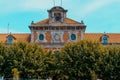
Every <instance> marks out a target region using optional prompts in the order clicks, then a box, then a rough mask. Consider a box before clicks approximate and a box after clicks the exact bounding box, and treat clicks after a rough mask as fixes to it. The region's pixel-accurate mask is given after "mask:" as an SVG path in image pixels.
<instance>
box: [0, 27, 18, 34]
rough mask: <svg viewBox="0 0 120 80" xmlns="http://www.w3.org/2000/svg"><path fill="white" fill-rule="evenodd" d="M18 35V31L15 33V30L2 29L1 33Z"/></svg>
mask: <svg viewBox="0 0 120 80" xmlns="http://www.w3.org/2000/svg"><path fill="white" fill-rule="evenodd" d="M10 32H11V33H18V31H15V30H13V29H9V30H8V29H7V28H3V27H1V28H0V33H10Z"/></svg>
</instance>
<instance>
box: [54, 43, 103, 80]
mask: <svg viewBox="0 0 120 80" xmlns="http://www.w3.org/2000/svg"><path fill="white" fill-rule="evenodd" d="M102 53H104V48H103V46H102V45H101V44H99V43H97V42H92V41H79V42H76V43H68V44H66V45H65V47H64V48H63V50H61V52H60V54H57V56H56V57H57V60H56V65H57V67H56V73H55V74H54V75H55V76H56V78H57V79H62V80H64V79H72V80H76V79H93V77H94V79H96V77H97V76H98V75H97V72H98V70H99V68H98V65H99V64H100V63H101V61H102V59H101V56H102V55H103V54H102Z"/></svg>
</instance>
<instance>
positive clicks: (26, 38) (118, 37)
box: [0, 33, 120, 43]
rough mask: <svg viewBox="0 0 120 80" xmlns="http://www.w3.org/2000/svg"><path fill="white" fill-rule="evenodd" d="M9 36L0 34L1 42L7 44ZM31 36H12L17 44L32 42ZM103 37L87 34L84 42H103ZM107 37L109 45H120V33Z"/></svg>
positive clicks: (100, 34) (99, 34)
mask: <svg viewBox="0 0 120 80" xmlns="http://www.w3.org/2000/svg"><path fill="white" fill-rule="evenodd" d="M8 35H9V34H0V42H3V43H6V42H7V36H8ZM30 35H31V34H12V36H13V37H15V38H16V39H15V40H14V41H15V42H17V41H20V40H24V41H27V42H30ZM103 35H104V34H103V33H85V34H84V40H92V41H98V42H101V37H102V36H103ZM106 35H107V36H108V43H120V33H107V34H106Z"/></svg>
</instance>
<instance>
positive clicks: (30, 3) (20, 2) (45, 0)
mask: <svg viewBox="0 0 120 80" xmlns="http://www.w3.org/2000/svg"><path fill="white" fill-rule="evenodd" d="M52 6H53V0H0V10H1V11H0V14H5V13H7V14H8V13H11V12H15V11H29V10H31V11H35V10H40V9H42V10H43V9H49V8H51V7H52Z"/></svg>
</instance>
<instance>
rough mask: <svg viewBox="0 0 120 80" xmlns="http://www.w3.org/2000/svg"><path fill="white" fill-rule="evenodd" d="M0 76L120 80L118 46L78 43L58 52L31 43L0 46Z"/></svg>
mask: <svg viewBox="0 0 120 80" xmlns="http://www.w3.org/2000/svg"><path fill="white" fill-rule="evenodd" d="M0 75H4V76H5V77H8V78H12V77H13V76H14V77H15V76H16V75H17V76H19V77H20V78H36V79H47V78H52V79H53V80H76V79H77V80H82V79H83V80H85V79H88V80H96V79H97V78H101V79H103V80H119V79H120V77H119V76H120V46H115V45H113V46H103V45H101V44H100V43H98V42H92V41H78V42H71V43H67V44H65V46H64V48H62V49H61V50H58V51H53V50H45V49H43V48H42V47H41V46H39V45H37V44H34V43H27V42H23V41H20V42H18V43H13V44H11V45H9V46H8V45H5V44H2V43H0Z"/></svg>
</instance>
